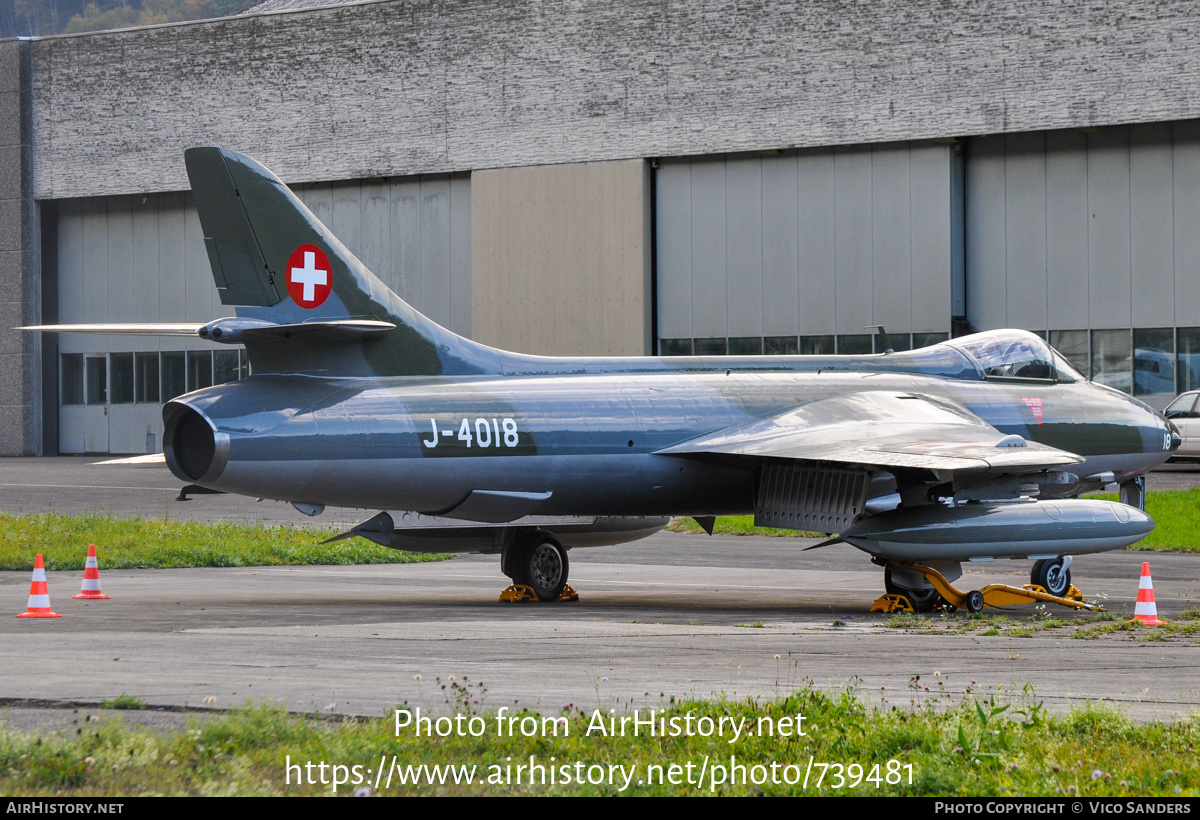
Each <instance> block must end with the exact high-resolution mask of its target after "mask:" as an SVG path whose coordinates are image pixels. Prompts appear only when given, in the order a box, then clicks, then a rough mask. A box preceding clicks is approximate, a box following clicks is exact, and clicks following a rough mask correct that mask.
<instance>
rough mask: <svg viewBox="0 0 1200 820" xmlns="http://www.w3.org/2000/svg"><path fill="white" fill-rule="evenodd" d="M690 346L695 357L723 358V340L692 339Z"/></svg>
mask: <svg viewBox="0 0 1200 820" xmlns="http://www.w3.org/2000/svg"><path fill="white" fill-rule="evenodd" d="M692 346H693V350H695V351H696V355H697V356H724V355H725V351H726V347H725V340H724V339H693V340H692Z"/></svg>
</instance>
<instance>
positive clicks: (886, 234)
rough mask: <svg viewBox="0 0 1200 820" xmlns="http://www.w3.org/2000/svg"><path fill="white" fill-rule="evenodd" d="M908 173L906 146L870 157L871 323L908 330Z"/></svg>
mask: <svg viewBox="0 0 1200 820" xmlns="http://www.w3.org/2000/svg"><path fill="white" fill-rule="evenodd" d="M911 178H912V168H911V162H910V160H909V149H908V146H902V147H900V148H877V149H875V150H874V151H872V152H871V273H872V281H873V284H872V288H871V300H872V318H871V322H872V323H874V324H882V325H884V326H885V327H886V328H887V330H888V331H889V332H891V333H909V332H910V331H911V330H912V308H913V305H912V191H911Z"/></svg>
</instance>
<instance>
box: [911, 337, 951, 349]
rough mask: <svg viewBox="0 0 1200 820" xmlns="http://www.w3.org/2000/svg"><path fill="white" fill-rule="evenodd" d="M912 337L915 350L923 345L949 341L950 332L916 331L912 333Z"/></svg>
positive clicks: (927, 345)
mask: <svg viewBox="0 0 1200 820" xmlns="http://www.w3.org/2000/svg"><path fill="white" fill-rule="evenodd" d="M912 339H913V350H920V349H921V348H923V347H929V346H931V345H936V344H941V343H942V342H945V341H949V340H950V334H949V333H914V334H913V335H912Z"/></svg>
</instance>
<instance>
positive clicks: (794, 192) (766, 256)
mask: <svg viewBox="0 0 1200 820" xmlns="http://www.w3.org/2000/svg"><path fill="white" fill-rule="evenodd" d="M764 164H765V166H766V169H765V170H766V172H765V173H763V174H762V205H761V207H760V210H761V212H762V229H761V230H762V332H763V335H764V336H796V335H798V334H799V333H800V322H799V298H800V244H799V242H800V232H799V230H798V229H797V228H798V224H797V223H798V220H799V218H800V217H799V210H798V208H799V190H800V189H799V183H798V182H797V176H796V174H797V158H796V157H789V158H787V161H771V160H770V159H766V160H764Z"/></svg>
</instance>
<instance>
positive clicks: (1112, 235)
mask: <svg viewBox="0 0 1200 820" xmlns="http://www.w3.org/2000/svg"><path fill="white" fill-rule="evenodd" d="M1087 179H1088V211H1089V212H1090V215H1091V219H1089V220H1088V284H1089V287H1088V310H1089V311H1090V313H1091V321H1092V326H1093V327H1097V328H1104V327H1110V328H1111V327H1129V326H1130V322H1131V321H1132V320H1133V314H1132V311H1131V299H1130V289H1131V287H1132V280H1131V275H1130V261H1129V247H1130V236H1129V206H1130V203H1129V133H1128V131H1127V130H1126V129H1123V128H1120V129H1108V130H1105V131H1100V132H1098V133H1094V134H1089V135H1088V175H1087Z"/></svg>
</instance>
